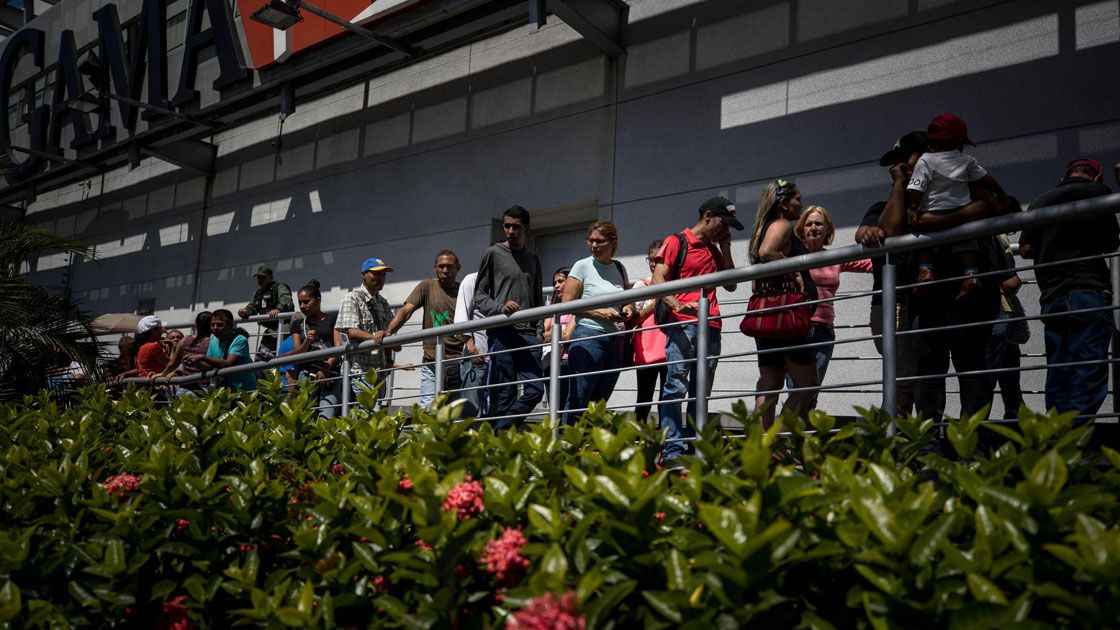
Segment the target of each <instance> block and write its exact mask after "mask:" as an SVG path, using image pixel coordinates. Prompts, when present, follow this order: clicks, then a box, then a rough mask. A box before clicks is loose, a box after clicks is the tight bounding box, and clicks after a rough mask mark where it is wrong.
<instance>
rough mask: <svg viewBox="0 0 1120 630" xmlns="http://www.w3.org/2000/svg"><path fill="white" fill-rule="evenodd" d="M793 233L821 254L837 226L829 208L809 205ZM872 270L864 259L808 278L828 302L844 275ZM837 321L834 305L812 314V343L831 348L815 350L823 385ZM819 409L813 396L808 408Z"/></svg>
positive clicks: (827, 304)
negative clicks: (841, 276) (826, 343)
mask: <svg viewBox="0 0 1120 630" xmlns="http://www.w3.org/2000/svg"><path fill="white" fill-rule="evenodd" d="M793 233H794V235H795V236H797V238H799V239H801V242H802V243H804V244H805V249H807V250H809V251H810V252H819V251H821V250H823V249H824V248H825V246H826V245H831V244H832V239H833V238H834V237H835V236H836V226H835V224H834V223H833V221H832V214H831V213H830V212H829V211H828V209H827V208H825V207H823V206H809V207H808V208H805V211H804V212H802V213H801V218H800V219H798V220H797V225H796V226H794V228H793ZM871 271H872V266H871V259H869V258H865V259H863V260H853V261H851V262H846V263H841V264H839V265H829V266H827V267H814V268H813V269H810V270H809V276H810V277H811V278H812V279H813V284H815V285H816V286H817V298H818V299H821V300H827V299H829V298H832V297H835V296H836V291H837V290H839V289H840V274H841V273H844V272H851V273H871ZM835 322H836V309H835V308H834V307H833V304H832V302H821V303H820V304H817V310H816V311H814V312H813V317H812V320H811V326H810V328H809V343H825V342H828V345H824V346H817V347H815V348H812V351H813V353H814V355H815V356H816V366H817V380H818V381H820V382H821V383H824V375H825V373H826V372H828V363H829V361H831V360H832V350H833V348H834V345H833V344H832V343H831V342H834V341H836V331H835V329H834V326H835ZM786 383H787V384H790V383H792V380H790V379H789V378H787V379H786ZM816 406H817V395H816V394H813V398H812V401H811V402H810V406H809V407H808V408H809V409H812V408H813V407H816Z"/></svg>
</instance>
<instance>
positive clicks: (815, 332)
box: [786, 323, 836, 414]
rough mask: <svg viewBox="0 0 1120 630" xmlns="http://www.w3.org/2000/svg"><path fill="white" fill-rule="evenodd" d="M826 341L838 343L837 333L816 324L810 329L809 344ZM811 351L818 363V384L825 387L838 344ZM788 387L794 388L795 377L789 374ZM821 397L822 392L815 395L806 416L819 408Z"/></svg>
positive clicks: (806, 410)
mask: <svg viewBox="0 0 1120 630" xmlns="http://www.w3.org/2000/svg"><path fill="white" fill-rule="evenodd" d="M826 341H828V342H832V341H836V332H835V331H833V330H832V329H831V328H829V327H828V326H825V325H823V324H817V323H814V324H813V326H812V328H810V329H809V343H824V342H826ZM809 349H810V350H812V351H813V354H814V355H815V357H816V361H817V383H819V384H821V385H824V375H825V374H826V373H827V372H828V364H829V362H830V361H832V351H833V350H835V349H836V344H833V343H830V344H829V345H827V346H817V347H816V348H809ZM786 387H787V388H790V387H793V377H792V376H790V375H789V374H786ZM819 396H820V392H817V393H815V394H813V400H812V401H810V403H809V406H808V407H806V408H805V413H806V414H807V413H809V410H810V409H816V408H817V398H818V397H819Z"/></svg>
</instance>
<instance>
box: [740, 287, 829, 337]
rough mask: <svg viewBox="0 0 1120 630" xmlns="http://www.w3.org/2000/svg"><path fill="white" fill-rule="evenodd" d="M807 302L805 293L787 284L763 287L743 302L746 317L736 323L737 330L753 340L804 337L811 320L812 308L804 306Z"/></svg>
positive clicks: (807, 297) (806, 334)
mask: <svg viewBox="0 0 1120 630" xmlns="http://www.w3.org/2000/svg"><path fill="white" fill-rule="evenodd" d="M808 301H809V295H808V294H807V293H805V292H804V291H802V290H800V289H798V288H796V287H791V286H789V284H788V283H787V284H786V285H785V286H780V287H774V288H767V287H765V286H764V287H763V289H762V290H761V291H757V292H755V293H754V294H753V295H751V298H750V300H749V301H748V302H747V314H746V315H745V316H743V321H742V322H740V323H739V330H740V332H742V333H743V334H744V335H747V336H748V337H754V338H756V339H788V338H791V337H806V336H808V334H809V326H810V318H811V317H812V309H810V308H809V305H808V304H806V302H808ZM780 307H785V308H780ZM766 309H779V310H766ZM759 311H764V312H761V313H760V312H759Z"/></svg>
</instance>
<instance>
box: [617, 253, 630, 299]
mask: <svg viewBox="0 0 1120 630" xmlns="http://www.w3.org/2000/svg"><path fill="white" fill-rule="evenodd" d="M614 268H615V269H617V270H618V275H619V276H621V277H622V290H623V291H625V290H626V289H629V288H630V276H628V275H627V274H626V267H623V266H622V263H620V262H618V260H615V261H614Z"/></svg>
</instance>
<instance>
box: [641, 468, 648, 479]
mask: <svg viewBox="0 0 1120 630" xmlns="http://www.w3.org/2000/svg"><path fill="white" fill-rule="evenodd" d="M648 477H649V471H648V470H643V471H642V479H647V478H648Z"/></svg>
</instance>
